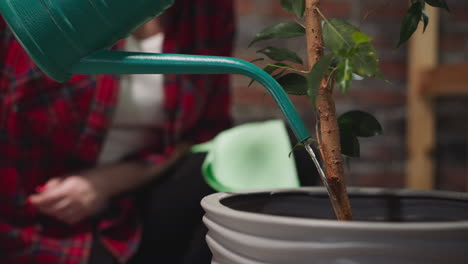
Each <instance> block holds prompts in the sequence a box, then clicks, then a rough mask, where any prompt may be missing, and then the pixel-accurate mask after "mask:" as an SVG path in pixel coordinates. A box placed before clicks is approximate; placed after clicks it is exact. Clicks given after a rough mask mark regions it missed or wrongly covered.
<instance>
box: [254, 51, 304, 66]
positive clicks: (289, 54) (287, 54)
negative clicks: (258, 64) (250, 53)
mask: <svg viewBox="0 0 468 264" xmlns="http://www.w3.org/2000/svg"><path fill="white" fill-rule="evenodd" d="M257 53H263V54H264V55H265V56H267V57H268V58H270V59H272V60H275V61H290V62H295V63H299V64H302V63H303V62H302V59H301V57H299V56H298V55H297V54H296V53H295V52H294V51H292V50H289V49H285V48H275V47H266V48H264V49H261V50H258V51H257Z"/></svg>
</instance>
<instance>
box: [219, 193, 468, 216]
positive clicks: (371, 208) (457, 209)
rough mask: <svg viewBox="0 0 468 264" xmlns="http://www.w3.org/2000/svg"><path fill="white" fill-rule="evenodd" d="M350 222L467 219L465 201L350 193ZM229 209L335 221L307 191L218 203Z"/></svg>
mask: <svg viewBox="0 0 468 264" xmlns="http://www.w3.org/2000/svg"><path fill="white" fill-rule="evenodd" d="M465 198H466V199H465ZM350 199H351V206H352V209H353V219H354V220H357V221H377V222H444V221H466V220H468V198H467V196H464V197H459V198H450V197H436V196H431V195H395V194H391V193H389V194H377V195H375V194H350ZM221 203H222V204H223V205H225V206H227V207H229V208H231V209H234V210H239V211H246V212H252V213H261V214H269V215H278V216H289V217H301V218H315V219H335V216H334V214H333V210H332V208H331V204H330V201H329V199H328V196H327V194H325V193H323V194H317V193H308V192H281V193H270V192H265V193H253V194H236V195H234V196H230V197H227V198H224V199H222V200H221Z"/></svg>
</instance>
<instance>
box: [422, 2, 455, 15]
mask: <svg viewBox="0 0 468 264" xmlns="http://www.w3.org/2000/svg"><path fill="white" fill-rule="evenodd" d="M424 1H425V2H426V3H427V4H428V5H430V6H433V7H440V8H444V9H445V10H447V11H449V12H450V9H449V7H448V5H447V2H446V1H445V0H424Z"/></svg>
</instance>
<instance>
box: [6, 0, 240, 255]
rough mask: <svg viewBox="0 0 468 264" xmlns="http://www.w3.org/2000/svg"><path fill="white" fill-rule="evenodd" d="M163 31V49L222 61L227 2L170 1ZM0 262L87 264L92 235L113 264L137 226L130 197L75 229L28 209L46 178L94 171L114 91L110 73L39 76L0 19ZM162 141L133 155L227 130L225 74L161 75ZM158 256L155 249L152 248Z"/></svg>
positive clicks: (229, 29)
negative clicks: (60, 79) (29, 199)
mask: <svg viewBox="0 0 468 264" xmlns="http://www.w3.org/2000/svg"><path fill="white" fill-rule="evenodd" d="M167 14H168V16H167V17H168V20H167V21H166V22H167V23H166V25H165V31H166V32H165V42H164V47H163V50H164V52H165V53H185V54H202V55H218V56H229V55H230V53H231V49H232V42H233V33H234V18H233V6H232V0H197V1H192V0H177V1H176V4H175V5H174V7H172V8H171V9H170V10H169V11H168V12H167ZM0 63H1V66H0V155H1V158H0V179H1V183H0V263H3V264H9V263H12V264H13V263H15V264H23V263H38V264H40V263H67V264H77V263H87V258H88V257H89V251H90V247H91V243H92V233H93V230H95V229H97V230H98V231H99V233H100V234H101V237H102V241H103V243H104V245H106V246H107V247H108V248H109V249H110V250H111V252H112V253H113V254H114V255H115V256H116V258H117V259H118V260H119V262H121V263H124V262H125V261H126V260H127V259H128V258H129V257H130V256H131V255H132V254H133V253H134V251H135V250H136V248H137V245H138V242H139V233H140V231H139V225H138V220H137V216H136V213H135V210H134V207H133V204H132V200H130V199H126V200H124V199H121V200H120V201H116V202H115V203H113V204H112V205H111V207H112V208H113V210H112V212H113V214H112V215H108V216H106V218H105V219H103V218H99V219H89V220H88V221H83V222H82V223H80V224H77V225H74V226H67V225H65V224H63V223H61V222H59V221H56V220H54V219H52V218H49V217H47V216H45V215H41V214H40V213H38V211H37V210H36V209H35V208H34V207H33V206H31V205H29V204H27V203H26V199H27V197H28V196H29V195H30V194H32V193H33V192H34V190H35V188H36V187H37V186H38V185H41V184H43V183H45V182H46V181H47V180H48V179H50V178H52V177H61V176H67V175H70V174H71V173H75V172H79V171H81V170H84V169H88V168H92V167H93V166H94V165H95V162H96V158H97V157H98V155H99V152H100V149H101V145H102V142H103V139H104V138H105V135H106V131H107V129H108V126H109V124H110V121H111V117H112V114H113V109H114V105H115V103H116V96H117V93H118V85H117V79H116V78H115V76H74V77H73V78H72V79H71V80H69V81H67V82H65V83H57V82H54V81H53V80H51V79H49V78H48V77H46V76H45V75H44V74H43V73H42V72H41V71H40V70H39V69H38V68H37V67H36V66H35V65H34V63H33V62H32V61H31V60H30V58H29V57H28V55H27V54H26V53H25V51H24V50H23V49H22V48H21V46H20V44H19V43H18V42H17V41H16V40H15V39H14V37H13V35H12V33H11V32H10V30H9V29H8V28H7V26H6V25H5V23H4V21H3V20H0ZM164 89H165V90H164V91H165V102H164V110H165V113H166V121H165V125H164V135H160V136H159V137H158V138H157V139H156V140H155V142H156V143H155V144H154V145H152V146H151V147H150V148H148V149H147V150H144V151H142V153H140V154H139V157H140V158H144V159H149V160H153V161H154V162H160V161H162V160H164V158H165V157H167V155H170V153H171V149H172V147H173V145H174V143H176V142H177V141H179V140H191V141H193V142H202V141H205V140H208V139H210V138H212V137H213V136H214V135H216V134H217V133H218V132H219V131H221V130H223V129H225V128H227V127H229V126H230V118H229V117H230V115H229V109H230V99H229V94H228V93H229V79H228V76H226V75H197V76H194V75H178V76H175V75H166V76H165V88H164ZM155 250H157V248H156V249H155Z"/></svg>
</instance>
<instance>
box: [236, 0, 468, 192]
mask: <svg viewBox="0 0 468 264" xmlns="http://www.w3.org/2000/svg"><path fill="white" fill-rule="evenodd" d="M235 2H236V12H237V16H238V17H237V23H238V34H237V40H236V45H235V53H234V56H235V57H237V58H242V59H245V60H252V59H255V58H258V57H261V56H259V55H258V54H256V53H255V52H256V51H257V50H259V49H261V48H263V47H266V46H267V45H270V44H273V45H274V46H277V47H287V48H289V49H292V50H295V51H297V52H298V53H299V54H300V55H302V56H301V57H303V58H305V39H304V38H296V39H289V40H281V41H264V42H259V43H257V44H255V45H254V46H252V47H251V48H248V44H249V43H250V41H251V40H252V39H253V38H254V36H255V34H256V33H257V32H259V31H261V30H262V29H264V28H265V27H268V26H271V25H274V24H276V23H279V22H282V21H291V16H290V15H289V14H288V13H286V12H285V11H283V10H282V8H281V6H280V0H235ZM447 2H448V5H449V7H450V8H451V13H448V12H446V11H443V10H440V11H439V12H438V14H439V21H437V19H436V18H434V19H432V21H430V24H431V23H436V24H437V25H438V29H436V32H435V33H434V32H433V33H429V37H431V35H430V34H433V35H432V37H433V38H435V39H436V41H437V43H438V48H437V51H436V52H432V53H433V54H427V55H426V54H425V52H426V51H422V52H419V54H417V55H414V54H413V56H416V57H413V61H412V62H410V58H411V56H412V55H411V52H409V45H404V46H402V47H401V48H399V49H396V48H395V47H396V44H397V42H398V38H399V31H400V24H401V21H402V18H403V16H404V14H405V12H406V10H407V8H408V1H404V0H399V1H389V0H322V5H321V10H322V12H323V13H324V14H325V15H326V16H327V17H329V18H333V17H337V18H345V19H348V20H350V22H352V23H353V24H354V25H359V24H360V23H361V22H362V27H361V29H362V30H363V31H364V32H365V33H367V34H368V35H370V36H372V37H373V38H374V40H373V44H374V46H375V48H376V49H377V52H378V54H379V56H380V58H381V62H380V68H381V71H382V72H383V74H384V76H385V77H386V78H387V79H388V80H389V81H390V82H389V83H387V82H384V81H381V80H377V79H368V80H363V81H354V82H353V83H352V85H351V88H350V90H349V92H348V95H347V96H343V95H342V94H341V93H336V104H337V112H338V114H341V113H343V112H346V111H349V110H357V109H359V110H364V111H367V112H370V113H372V114H373V115H374V116H376V117H377V119H378V120H379V121H380V123H381V125H382V126H383V129H384V134H383V135H382V136H377V137H373V138H361V139H360V143H361V158H359V159H353V160H352V161H351V163H350V167H349V168H347V172H346V175H347V177H348V181H349V185H354V186H384V187H405V186H408V184H407V183H408V178H407V175H408V174H412V175H413V177H415V179H413V183H412V184H413V185H412V187H415V188H436V189H443V190H454V191H468V169H467V163H468V162H467V161H468V111H467V110H468V66H465V64H466V65H468V1H466V0H447ZM364 17H367V18H366V19H365V20H364V21H362V20H363V18H364ZM431 26H433V25H431ZM435 28H437V27H435ZM426 33H427V32H426ZM425 46H426V43H425V42H424V40H423V41H420V43H419V44H417V46H415V48H414V49H415V50H419V49H424V47H425ZM429 52H430V51H429ZM417 56H420V57H417ZM421 56H422V58H423V60H424V58H427V56H435V58H436V64H437V65H435V66H434V67H431V68H428V69H427V70H434V71H432V72H429V73H426V74H425V75H418V76H413V75H414V74H413V75H411V76H410V75H409V70H410V69H409V68H410V66H409V65H411V63H413V65H414V64H416V66H414V67H416V68H417V67H418V66H417V64H418V61H423V60H421V59H419V58H421ZM414 61H416V62H414ZM464 63H465V64H464ZM444 65H449V68H441V70H440V71H437V70H438V69H439V68H438V67H439V66H444ZM450 65H455V67H452V66H450ZM421 67H422V68H424V65H422V66H421ZM450 67H452V68H450ZM418 69H419V68H418ZM465 69H466V70H465ZM424 70H426V69H424ZM412 72H414V71H412ZM454 72H455V73H456V76H455V77H450V76H449V75H450V73H454ZM439 73H440V74H439ZM445 73H448V75H447V74H445ZM421 74H422V73H421ZM431 76H439V77H441V78H442V79H444V78H446V79H447V78H448V79H449V80H450V81H454V79H457V80H456V83H453V84H451V85H452V86H451V87H448V88H447V89H448V90H447V91H449V92H440V89H442V90H443V89H444V87H440V85H438V84H437V83H440V78H439V80H438V81H439V82H436V81H432V80H431V79H429V77H431ZM412 78H413V79H412ZM415 79H416V80H415ZM464 80H466V82H464ZM249 81H250V80H249V79H248V78H246V77H242V76H233V79H232V82H233V84H232V88H233V113H234V117H235V121H236V123H237V124H242V123H245V122H251V121H259V120H265V119H274V118H282V116H281V113H280V111H279V109H278V108H277V106H276V105H275V104H274V102H273V100H272V99H271V98H270V97H269V96H268V95H266V94H265V92H266V90H265V89H264V88H263V87H261V86H260V85H258V84H254V85H252V86H251V87H247V85H248V83H249ZM415 82H417V84H416V86H417V87H414V84H415ZM454 82H455V81H454ZM411 83H412V85H413V86H412V87H410V84H411ZM428 83H429V84H431V83H434V84H437V85H435V88H434V87H432V86H431V87H432V88H427V89H425V88H424V85H425V84H428ZM431 89H432V90H431ZM410 90H413V91H417V93H416V99H414V100H416V101H418V100H419V101H423V102H424V103H428V105H429V111H425V112H424V111H423V112H420V111H418V110H417V109H416V112H415V113H416V114H415V115H413V120H416V121H412V122H413V123H412V124H413V128H412V129H413V131H414V132H413V133H414V134H413V135H414V136H413V138H412V140H411V141H414V142H413V144H414V145H415V146H414V147H415V148H418V150H417V151H419V152H420V153H423V156H424V157H423V159H425V161H423V162H418V164H416V166H415V167H413V168H416V170H417V171H418V172H417V174H421V175H417V176H414V175H415V173H414V170H413V172H411V173H407V171H408V164H410V162H409V160H410V157H411V156H412V155H409V154H408V153H409V152H408V146H409V144H410V143H411V142H409V141H410V140H408V138H407V137H408V131H409V128H408V124H407V121H408V116H409V111H410V107H412V106H410V105H413V104H412V103H410V101H411V100H413V99H410V96H409V94H410ZM435 90H437V91H435ZM291 99H292V100H293V102H294V104H295V105H296V107H297V110H298V112H299V113H300V115H301V117H302V118H303V119H304V121H305V123H306V125H307V126H308V127H309V128H310V129H311V130H313V129H314V122H315V121H314V116H313V113H312V111H311V106H310V104H309V102H308V99H307V98H305V97H297V96H291ZM426 110H427V109H426ZM419 122H422V123H421V124H420V123H419ZM431 122H433V124H434V126H433V131H431V129H428V127H427V124H428V123H429V127H430V124H432V123H431ZM419 135H421V138H427V137H429V141H430V144H428V145H427V144H426V143H424V142H423V143H419V142H417V141H418V140H419ZM419 148H422V149H419ZM418 166H419V167H418ZM431 173H432V174H433V175H431ZM427 178H430V179H427ZM414 181H416V183H415V182H414ZM428 181H429V182H428Z"/></svg>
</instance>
